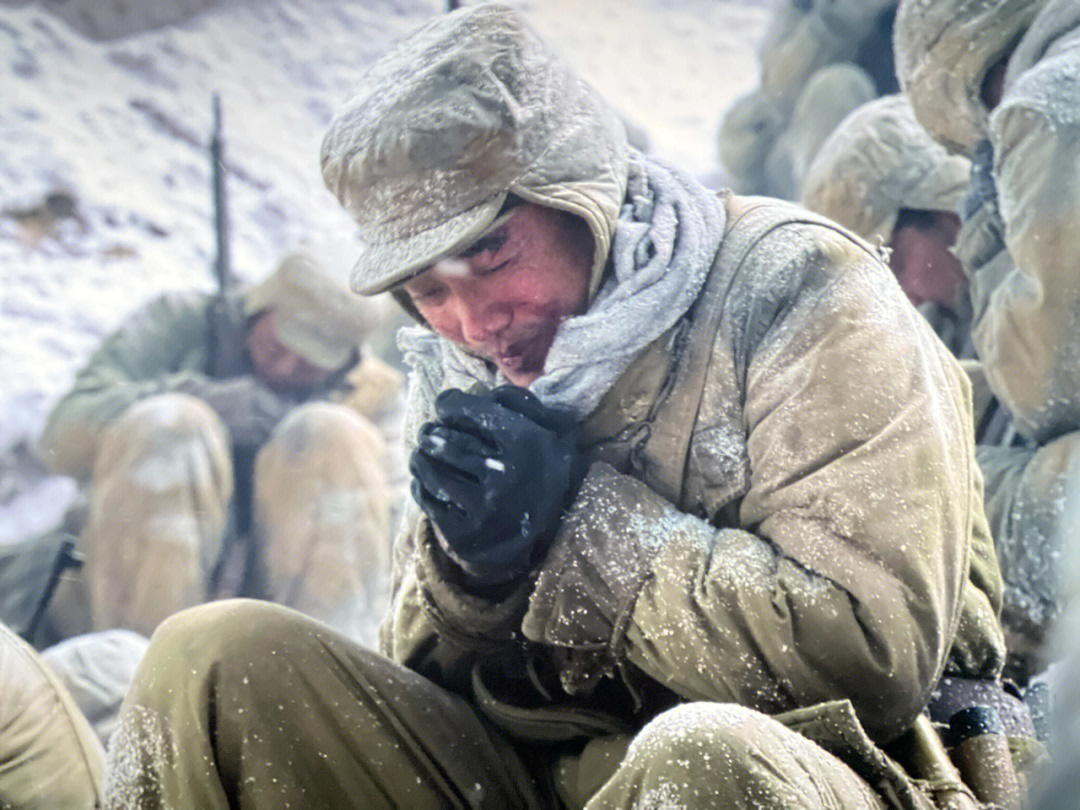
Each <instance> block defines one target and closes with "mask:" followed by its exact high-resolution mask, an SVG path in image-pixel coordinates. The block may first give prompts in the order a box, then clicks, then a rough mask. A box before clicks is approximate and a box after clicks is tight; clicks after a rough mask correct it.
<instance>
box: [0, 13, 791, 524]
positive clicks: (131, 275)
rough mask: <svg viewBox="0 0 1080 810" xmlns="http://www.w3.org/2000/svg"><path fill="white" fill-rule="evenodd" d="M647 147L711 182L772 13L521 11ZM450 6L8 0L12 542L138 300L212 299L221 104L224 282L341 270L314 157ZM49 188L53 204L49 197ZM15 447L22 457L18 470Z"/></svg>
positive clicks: (0, 499) (4, 141) (4, 458)
mask: <svg viewBox="0 0 1080 810" xmlns="http://www.w3.org/2000/svg"><path fill="white" fill-rule="evenodd" d="M511 4H512V5H515V6H517V7H519V8H520V9H521V10H522V11H523V13H524V14H525V15H526V16H527V17H528V18H529V19H530V20H531V22H532V23H533V25H534V26H535V27H536V28H537V30H538V31H539V32H540V33H541V34H542V35H543V36H544V37H545V38H546V39H547V40H548V41H549V42H550V43H551V44H552V46H553V47H554V48H555V49H556V50H557V51H559V52H560V53H561V54H562V55H563V56H564V57H565V58H566V59H567V60H568V61H569V62H570V63H571V64H572V65H573V66H574V67H575V68H576V69H577V70H578V71H579V72H580V73H581V74H582V75H583V76H585V77H586V78H587V79H589V80H590V81H591V82H593V84H595V85H596V86H597V87H598V88H599V89H600V90H601V92H603V94H604V95H605V96H606V97H607V98H608V99H609V101H611V102H612V103H613V104H614V106H615V107H616V108H617V109H619V110H620V111H621V112H622V114H623V115H624V116H625V117H626V118H627V119H628V120H629V121H630V122H633V123H635V124H637V125H639V126H640V127H642V128H643V129H644V130H645V131H646V133H647V134H648V137H649V139H650V141H651V144H652V147H653V152H654V153H655V154H658V155H660V156H662V157H665V158H667V159H670V160H671V161H673V162H675V163H678V164H679V165H681V166H683V167H684V168H687V169H689V170H691V171H693V172H695V173H697V174H699V175H703V176H704V175H707V174H709V173H710V172H715V166H714V157H713V154H714V147H713V134H714V132H715V128H716V122H717V121H718V119H719V116H720V113H721V111H722V110H723V109H724V107H725V106H726V105H727V104H728V103H729V102H730V101H731V100H732V99H733V98H734V97H735V96H736V95H738V94H740V93H742V92H744V91H746V90H748V89H750V88H751V87H752V86H754V85H755V84H756V83H757V72H756V71H757V67H756V61H755V57H754V48H755V45H756V41H757V39H758V38H759V36H760V34H761V32H762V30H763V27H764V24H765V21H766V17H767V15H768V8H769V6H770V5H771V4H770V2H769V1H768V0H742V1H740V0H591V2H587V3H583V2H580V0H532V2H528V1H527V0H523V1H522V2H512V3H511ZM444 8H445V3H444V2H442V0H363V1H362V2H360V1H358V0H356V1H352V0H261V1H257V0H233V2H223V3H221V4H219V5H216V6H212V7H211V8H210V9H209V10H207V11H205V12H203V13H202V14H200V15H198V16H195V17H192V18H190V19H188V20H186V21H184V22H182V23H180V24H176V25H172V26H169V27H167V28H163V29H158V30H154V31H149V32H144V33H140V34H137V35H134V36H129V37H127V38H123V39H117V40H113V41H91V40H89V39H87V38H85V37H83V36H82V35H80V34H79V33H77V32H76V31H74V30H73V29H71V28H69V27H68V26H67V25H66V24H65V23H64V22H62V21H61V20H60V19H58V18H57V17H55V16H53V15H52V14H51V13H49V11H47V10H46V9H44V8H43V7H42V6H41V5H40V4H37V3H25V2H24V3H18V2H15V3H12V2H10V1H9V2H0V542H2V541H5V540H10V539H14V538H16V537H19V536H25V535H26V534H27V533H29V532H32V531H35V530H37V529H39V528H47V527H48V526H49V525H50V524H51V523H52V522H54V521H55V519H56V511H57V509H59V508H61V507H62V505H63V504H64V503H66V500H65V499H66V498H69V497H70V492H71V487H70V485H69V484H65V483H64V482H58V481H56V480H53V481H48V482H38V483H36V484H35V486H33V487H31V486H30V484H29V483H28V482H27V481H26V480H25V477H20V475H21V471H22V470H23V469H25V467H24V466H21V465H20V463H19V458H22V459H23V460H24V461H25V448H26V447H27V446H29V445H30V444H32V442H33V440H34V438H35V437H36V436H37V434H38V433H39V432H40V430H41V427H42V425H43V423H44V419H45V416H46V414H47V412H48V409H49V408H50V407H51V405H52V404H53V402H55V400H56V398H57V397H58V396H59V395H60V394H61V393H62V392H63V391H64V390H65V388H66V387H67V386H68V385H69V383H70V382H71V379H72V376H73V374H74V373H75V371H76V370H77V368H78V367H79V365H80V364H81V363H82V362H83V361H84V360H85V359H86V357H87V356H88V355H89V353H90V352H91V351H92V350H93V348H94V347H95V345H96V344H97V342H98V340H99V339H100V338H101V336H102V335H103V334H105V333H106V332H107V331H108V330H110V329H111V328H112V327H114V326H115V325H116V324H117V323H118V321H119V320H120V319H121V318H122V317H123V316H124V315H125V314H127V313H128V312H129V311H130V310H131V309H133V308H134V307H136V306H137V305H139V304H140V303H141V302H143V301H144V300H145V299H147V298H148V297H150V296H152V295H155V294H157V293H159V292H161V291H163V290H165V289H171V288H202V289H207V290H209V289H211V288H212V286H213V282H212V277H211V269H210V268H211V264H212V259H213V255H214V244H213V229H212V224H211V223H212V219H211V218H212V213H211V206H210V193H209V188H210V179H209V163H208V160H207V149H206V144H207V141H208V138H209V134H210V128H211V98H212V94H213V93H214V92H218V93H220V96H221V100H222V106H223V112H224V134H225V140H226V144H225V150H226V166H227V169H228V194H229V207H230V219H231V222H232V240H231V252H232V261H233V268H234V271H235V272H236V274H237V275H238V276H240V277H241V278H242V279H245V280H253V279H256V278H258V277H259V276H261V275H263V274H264V273H266V272H268V271H269V270H270V269H271V267H272V266H273V264H274V263H275V261H276V260H277V259H278V258H279V257H280V256H281V255H282V253H283V252H285V251H286V250H288V249H290V248H292V247H295V246H297V245H298V244H300V243H303V242H307V243H309V244H310V245H312V246H313V247H314V248H316V249H317V250H319V251H320V252H321V253H322V254H323V255H324V256H325V257H326V258H327V259H328V260H329V261H330V262H331V263H332V264H333V266H337V267H340V268H341V270H342V272H343V273H345V272H347V269H348V268H349V267H350V266H351V264H352V262H353V259H354V258H355V256H356V254H357V252H358V250H359V248H358V246H357V245H356V244H355V242H354V240H353V229H352V227H351V224H350V222H349V221H348V219H347V218H346V217H345V215H344V214H343V213H342V211H341V210H340V208H339V207H338V205H337V203H336V201H335V200H334V199H333V198H332V197H331V196H330V194H329V193H328V192H327V191H326V190H325V189H324V188H323V186H322V182H321V178H320V176H319V172H318V166H317V155H318V145H319V142H320V140H321V138H322V134H323V131H324V128H325V126H326V124H327V122H328V121H329V118H330V116H331V115H332V112H333V110H334V108H335V106H336V105H337V104H338V103H340V102H341V101H342V100H344V99H345V98H346V97H347V96H348V95H349V93H350V88H351V87H352V86H353V84H354V82H355V81H356V78H357V76H358V75H359V73H360V72H361V70H362V69H363V67H364V65H365V64H366V63H367V62H369V61H370V60H371V59H373V58H374V57H376V56H378V55H379V54H380V53H382V52H383V51H384V50H385V49H386V48H387V46H388V45H389V43H390V42H391V41H393V39H395V38H397V37H399V36H401V35H403V34H404V33H406V32H408V31H409V30H411V29H413V28H414V27H416V26H418V25H419V24H421V23H422V22H423V21H425V20H426V19H429V18H430V17H432V16H433V15H436V14H440V13H442V12H443V10H444ZM49 194H54V195H56V196H54V197H53V209H52V210H53V212H54V213H56V212H60V213H65V212H64V211H63V210H62V209H63V205H64V204H65V203H71V202H73V203H74V209H73V211H72V212H71V214H72V215H71V216H62V217H60V218H56V217H54V216H50V215H49V214H48V213H47V210H46V208H47V207H46V206H44V205H43V201H44V200H45V198H46V195H49ZM20 448H22V452H23V453H24V455H23V456H18V455H17V453H18V451H19V449H20Z"/></svg>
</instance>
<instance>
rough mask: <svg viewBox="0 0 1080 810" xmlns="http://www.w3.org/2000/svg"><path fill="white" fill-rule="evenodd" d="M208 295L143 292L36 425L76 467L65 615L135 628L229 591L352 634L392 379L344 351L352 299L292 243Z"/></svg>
mask: <svg viewBox="0 0 1080 810" xmlns="http://www.w3.org/2000/svg"><path fill="white" fill-rule="evenodd" d="M213 301H214V299H213V298H212V297H211V296H209V295H205V294H199V293H192V294H183V293H174V294H166V295H164V296H162V297H160V298H158V299H156V300H153V301H151V302H150V303H149V304H147V305H146V306H144V307H143V308H142V309H140V310H139V311H138V312H136V313H135V314H134V315H132V316H131V317H130V318H129V319H128V320H127V321H126V322H125V323H124V324H123V325H122V326H121V327H120V328H119V329H117V330H116V331H115V332H114V333H113V334H111V335H109V336H108V337H107V338H106V339H105V341H104V342H103V344H102V346H101V347H100V348H99V349H98V350H97V352H96V353H95V354H94V355H93V357H92V358H91V359H90V361H89V362H88V363H87V365H86V366H85V368H83V369H82V371H80V372H79V374H78V376H77V378H76V380H75V384H74V387H73V389H72V390H71V391H70V392H69V393H68V394H67V395H66V396H64V397H63V398H62V399H61V400H60V402H59V403H58V404H57V405H56V407H55V409H54V410H53V412H52V414H51V416H50V418H49V421H48V424H47V425H46V428H45V432H44V435H43V438H42V442H41V448H42V456H43V457H44V458H45V459H46V460H47V461H48V462H49V463H50V464H51V465H52V467H53V469H54V470H55V471H57V472H62V473H66V474H69V475H74V476H77V477H79V478H82V479H89V513H88V516H87V518H86V523H85V526H84V528H83V529H82V532H81V534H80V536H79V548H80V550H81V551H82V552H83V554H84V555H85V566H84V570H83V573H82V576H83V578H84V580H85V584H86V586H87V591H88V597H89V604H90V611H89V613H90V616H91V619H92V628H85V627H83V628H78V629H81V630H86V629H94V630H102V629H106V628H114V627H123V628H129V629H132V630H136V631H139V632H141V633H144V634H146V635H149V634H150V633H151V632H152V631H153V630H154V628H155V627H156V626H157V625H158V623H159V622H161V621H162V620H163V619H164V618H166V617H167V616H169V615H171V614H173V613H175V612H176V611H178V610H180V609H182V608H186V607H191V606H192V605H197V604H200V603H202V602H205V601H206V600H207V599H209V598H212V597H214V596H218V595H229V596H235V595H237V592H240V593H244V594H247V595H251V596H257V597H261V598H266V599H271V600H274V601H279V602H281V603H283V604H287V605H291V606H293V607H295V608H297V609H299V610H302V611H305V612H307V613H309V614H310V615H312V616H315V617H317V618H319V619H321V620H324V621H327V622H329V623H331V624H332V625H334V626H335V627H337V628H338V629H339V630H341V631H342V632H344V633H347V634H349V635H352V636H354V637H358V638H359V637H364V628H365V627H366V626H367V624H368V622H369V621H370V619H369V613H370V611H371V609H372V605H370V604H368V602H369V600H370V599H371V598H373V596H374V593H375V589H376V586H377V582H378V580H379V579H380V578H382V577H383V575H384V573H383V572H384V562H383V561H384V560H385V559H386V558H387V557H388V546H389V539H388V538H389V533H390V526H389V520H390V518H389V515H390V511H391V504H390V491H389V487H388V472H387V466H386V465H387V452H388V450H387V446H386V445H387V438H389V439H390V440H391V441H393V439H394V437H395V436H396V435H397V432H399V430H400V428H399V427H398V426H397V425H398V419H399V416H400V408H399V402H400V399H401V396H400V394H399V390H400V385H399V379H400V376H401V375H400V374H399V373H398V372H396V371H394V370H392V369H390V368H389V367H388V366H385V365H384V364H382V363H381V362H380V361H378V360H377V359H375V358H373V357H367V356H365V355H363V354H362V353H361V351H360V344H361V342H362V340H363V338H364V335H365V334H366V332H367V331H369V330H370V329H371V328H372V326H373V324H372V323H371V322H370V321H371V318H372V316H371V314H370V311H369V310H367V309H365V308H363V307H361V306H360V304H361V303H363V302H361V301H360V300H359V299H355V298H350V297H348V290H347V288H346V287H345V285H344V284H343V283H341V282H338V281H336V280H335V279H334V278H333V277H332V276H331V275H330V274H329V273H328V272H327V271H326V270H325V269H323V268H322V267H321V266H320V265H319V264H318V263H317V262H316V261H315V260H314V259H313V258H312V257H311V256H310V255H309V254H307V253H306V252H296V253H293V254H290V255H289V256H287V257H286V258H285V259H284V260H283V261H282V262H281V264H280V265H279V266H278V268H277V269H276V270H275V271H274V272H273V273H272V274H271V275H270V276H269V277H267V278H266V279H265V280H264V281H262V282H261V283H259V284H257V285H255V286H252V287H250V288H248V289H246V290H243V291H240V292H238V293H236V294H235V296H234V297H231V298H229V299H227V301H226V306H225V307H224V308H223V309H215V308H214V307H213V306H212V304H213ZM214 319H217V320H216V321H214ZM212 321H214V322H212ZM212 338H213V339H212ZM223 358H225V360H224V362H222V359H223ZM354 387H367V388H370V389H371V390H369V391H365V392H364V394H365V395H364V397H363V398H358V397H356V396H353V395H352V392H351V389H352V388H354ZM372 392H375V393H374V394H373V393H372ZM345 399H351V400H352V401H361V399H362V401H363V402H365V403H367V405H368V411H367V412H366V413H363V414H361V413H359V412H357V411H356V410H354V409H353V408H350V407H347V406H345V405H342V404H337V403H336V402H335V400H337V401H341V400H345ZM372 419H374V420H375V422H376V423H377V424H379V425H380V426H381V427H385V428H386V429H387V430H388V431H390V432H391V433H392V435H391V436H389V437H384V436H383V435H380V431H379V430H378V429H377V427H376V424H373V422H372ZM245 540H246V541H247V542H244V541H245ZM58 601H59V602H60V604H61V605H62V604H63V600H62V599H60V600H58ZM61 619H63V617H61ZM372 626H373V624H372ZM372 632H373V631H372Z"/></svg>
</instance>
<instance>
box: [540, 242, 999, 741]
mask: <svg viewBox="0 0 1080 810" xmlns="http://www.w3.org/2000/svg"><path fill="white" fill-rule="evenodd" d="M808 230H809V231H810V232H812V234H813V235H812V236H808V235H807V231H808ZM784 231H785V229H781V230H779V231H776V232H774V234H773V236H771V237H769V238H768V239H767V240H766V241H765V242H764V243H763V244H762V245H761V246H760V247H759V248H757V249H756V251H755V254H754V258H752V260H751V263H750V265H749V266H748V267H747V268H746V271H745V272H744V273H742V274H741V275H742V276H743V277H744V278H746V279H748V281H747V282H746V283H745V284H744V288H740V287H739V286H738V285H737V286H736V288H735V290H734V293H733V295H735V296H736V297H737V298H739V297H741V298H742V299H743V300H742V301H739V300H734V301H732V305H731V306H732V308H734V309H736V310H739V311H741V312H743V313H745V318H744V319H743V323H742V325H741V326H739V327H738V328H736V329H733V330H731V329H727V330H726V329H725V327H724V326H723V324H722V325H721V333H720V334H718V337H717V343H716V347H715V350H714V354H713V360H712V366H713V367H712V368H711V370H710V374H709V377H708V378H707V381H706V384H707V385H710V384H711V385H718V384H721V383H720V382H719V380H720V378H721V377H723V376H725V375H728V376H731V375H734V376H736V377H739V378H740V379H741V381H742V396H743V410H742V414H741V422H742V424H741V425H740V429H741V430H744V431H745V436H746V450H747V459H748V465H749V483H748V489H747V491H746V493H745V495H744V496H743V498H742V502H741V505H740V509H739V516H738V525H737V526H731V527H722V528H718V527H717V526H715V525H713V524H712V523H711V522H709V521H708V520H704V519H701V518H698V517H695V516H692V515H689V514H685V513H682V512H680V511H679V510H678V509H677V508H676V507H675V506H674V505H672V504H671V503H670V502H668V501H666V500H664V499H663V498H662V497H660V496H659V495H657V494H656V493H655V492H653V491H651V490H650V489H649V488H648V487H646V486H645V485H644V484H643V483H641V482H639V481H637V480H634V479H632V478H630V477H628V476H626V475H622V474H620V473H618V472H616V471H615V470H613V469H612V468H610V467H606V466H604V465H601V464H594V465H593V467H592V468H591V470H590V472H589V475H588V477H587V478H586V481H585V483H584V486H583V487H582V490H581V493H580V495H579V497H578V499H577V501H576V502H575V503H574V505H573V507H572V509H571V512H570V513H569V514H568V516H567V517H566V519H565V520H564V521H563V524H562V526H561V528H560V532H559V536H558V537H557V539H556V541H555V543H554V545H553V547H552V550H551V553H550V555H549V558H548V559H547V561H546V562H545V565H544V570H543V571H541V573H540V578H539V580H538V582H537V586H536V589H535V591H534V594H533V596H532V600H531V603H530V608H529V612H528V614H527V615H526V617H525V620H524V625H523V626H524V632H525V635H526V636H527V637H529V638H531V639H533V640H537V641H543V642H545V643H548V644H552V645H555V646H562V647H578V648H594V649H595V648H601V649H604V648H606V649H609V650H610V651H611V654H612V655H614V656H616V658H617V659H621V660H625V661H628V662H629V663H631V664H633V665H634V666H636V667H637V668H639V669H640V670H642V671H644V672H645V673H646V674H647V675H649V676H650V677H652V678H654V679H656V680H657V681H660V682H661V683H663V684H665V685H666V686H668V687H669V688H671V689H672V690H674V691H675V692H676V693H678V694H680V695H681V696H683V697H685V698H687V699H702V700H716V701H727V702H735V703H739V704H742V705H745V706H749V707H752V708H756V709H759V710H762V711H768V712H774V711H780V710H783V709H788V708H792V707H795V706H805V705H810V704H813V703H817V702H820V701H825V700H832V699H838V698H848V699H850V700H851V701H852V703H853V704H854V705H855V707H856V710H857V711H858V713H859V716H860V719H861V720H862V722H863V723H864V725H865V726H866V728H867V730H868V731H869V732H870V733H871V734H873V735H874V736H875V737H876V738H877V739H879V740H884V739H889V738H891V737H892V736H894V735H896V734H897V733H899V732H900V731H902V730H903V729H904V728H906V727H907V726H908V725H909V724H910V722H911V720H912V718H913V717H914V716H915V714H917V713H918V712H919V711H920V710H921V709H922V707H923V706H924V705H925V701H926V699H927V695H928V693H929V691H930V689H931V688H932V686H933V684H934V683H935V682H936V679H937V678H938V677H939V675H940V674H941V672H942V670H943V668H944V666H945V663H946V660H947V656H948V654H949V651H950V647H951V645H952V642H953V638H954V635H955V634H956V630H957V626H958V624H959V623H960V616H961V613H962V605H963V602H964V596H965V589H966V588H967V587H968V585H967V578H968V574H969V566H970V561H971V540H972V536H973V534H974V533H975V532H976V526H975V523H976V522H977V521H984V520H985V519H984V518H983V517H982V516H981V515H982V502H981V484H980V479H979V477H978V472H977V469H976V468H975V464H974V460H973V450H972V446H971V438H970V437H971V435H972V426H971V417H970V407H971V406H970V387H969V384H968V383H967V381H966V378H965V377H964V376H963V374H962V372H961V371H960V369H959V367H958V366H957V365H956V363H955V361H954V360H953V359H952V358H951V356H949V355H948V353H947V351H946V350H945V349H944V347H943V346H942V345H941V344H940V342H939V341H937V340H936V339H935V338H934V337H933V335H932V334H931V333H930V331H929V329H928V327H927V326H926V325H925V324H924V323H922V321H921V319H920V318H919V315H918V313H917V312H916V311H915V310H914V309H913V308H912V307H911V306H910V305H909V304H908V303H907V302H906V301H905V300H904V299H903V297H902V293H901V292H900V290H899V288H898V287H897V286H896V284H895V282H894V280H893V279H892V277H891V276H890V275H889V274H888V271H887V270H886V269H885V268H884V267H883V266H882V265H881V264H880V263H879V262H878V261H877V260H876V259H873V258H871V257H870V255H869V253H868V252H866V251H865V249H863V248H861V247H859V246H856V245H855V243H854V242H852V241H850V240H849V239H847V238H846V237H842V236H839V235H836V234H834V233H832V232H831V231H827V230H826V229H823V228H813V229H802V230H800V229H798V228H789V229H786V231H787V232H784ZM785 255H787V256H789V257H790V258H789V260H787V261H777V257H783V256H785ZM747 285H749V286H747ZM707 400H708V397H706V401H707ZM711 418H713V416H712V415H710V414H708V413H702V414H699V417H698V425H697V427H696V429H695V439H694V441H695V442H696V443H700V442H701V441H702V438H701V437H702V436H703V435H705V434H707V433H708V432H709V431H707V430H702V428H703V427H704V426H707V423H708V422H709V421H710V419H711ZM703 422H704V423H706V425H703V424H702V423H703ZM691 456H692V457H696V458H701V459H708V458H716V456H717V453H715V452H712V453H710V452H708V448H704V447H701V446H700V444H698V446H696V447H692V448H691ZM707 473H708V471H706V474H707ZM982 529H983V531H982V533H983V534H985V525H983V527H982ZM971 596H972V597H973V598H974V600H975V601H976V602H977V603H979V604H978V605H977V606H976V608H975V612H979V610H980V609H981V610H983V611H984V612H985V614H986V615H988V616H989V617H990V621H991V624H992V627H993V628H994V629H995V630H996V622H995V621H994V619H993V611H992V608H991V606H990V604H989V598H988V597H987V596H986V595H980V594H971ZM999 635H1000V631H997V635H996V636H995V635H994V633H993V632H992V633H991V638H990V640H989V643H990V645H991V646H999V645H1000V643H1001V642H1000V637H999Z"/></svg>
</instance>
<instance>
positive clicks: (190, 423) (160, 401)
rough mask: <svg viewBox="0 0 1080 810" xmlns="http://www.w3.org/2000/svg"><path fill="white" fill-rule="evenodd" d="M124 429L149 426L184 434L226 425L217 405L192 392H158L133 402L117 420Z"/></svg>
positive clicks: (135, 429) (179, 434) (141, 428)
mask: <svg viewBox="0 0 1080 810" xmlns="http://www.w3.org/2000/svg"><path fill="white" fill-rule="evenodd" d="M114 424H116V425H117V426H118V427H120V428H122V429H123V430H125V431H135V432H142V431H145V430H147V429H150V430H155V431H165V432H167V433H171V434H175V435H178V436H181V435H192V434H200V433H204V432H214V431H220V432H221V433H222V435H223V436H224V432H225V431H224V425H223V423H222V421H221V418H220V417H219V416H218V415H217V413H215V412H214V409H213V408H211V407H210V406H209V405H207V404H206V403H205V402H204V401H203V400H201V399H199V398H198V397H193V396H191V395H190V394H177V393H171V394H157V395H155V396H152V397H147V398H146V399H140V400H139V401H138V402H135V403H133V404H132V405H130V406H129V407H128V408H127V410H125V411H124V412H123V413H122V414H120V416H119V418H118V419H117V420H116V422H115V423H114Z"/></svg>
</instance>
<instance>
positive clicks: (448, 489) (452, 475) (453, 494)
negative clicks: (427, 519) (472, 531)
mask: <svg viewBox="0 0 1080 810" xmlns="http://www.w3.org/2000/svg"><path fill="white" fill-rule="evenodd" d="M409 472H411V473H412V475H413V478H415V479H416V480H418V481H419V482H420V483H421V484H422V485H423V487H424V489H426V490H427V491H428V492H430V493H431V494H432V495H433V496H434V497H435V498H437V499H438V500H440V501H444V502H446V503H450V504H454V505H456V506H457V507H458V508H459V509H461V510H462V511H465V512H468V511H470V509H475V507H476V505H477V504H479V502H480V499H481V497H482V493H483V489H482V487H481V486H480V485H479V483H478V482H477V481H475V480H470V479H467V478H464V477H462V476H461V475H460V473H459V472H458V471H457V470H456V469H455V468H453V467H450V466H448V465H446V464H444V463H442V462H440V461H437V460H435V459H433V458H431V457H430V456H428V455H427V454H426V453H424V452H423V451H422V450H419V449H418V450H414V451H413V453H412V455H411V456H409Z"/></svg>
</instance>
